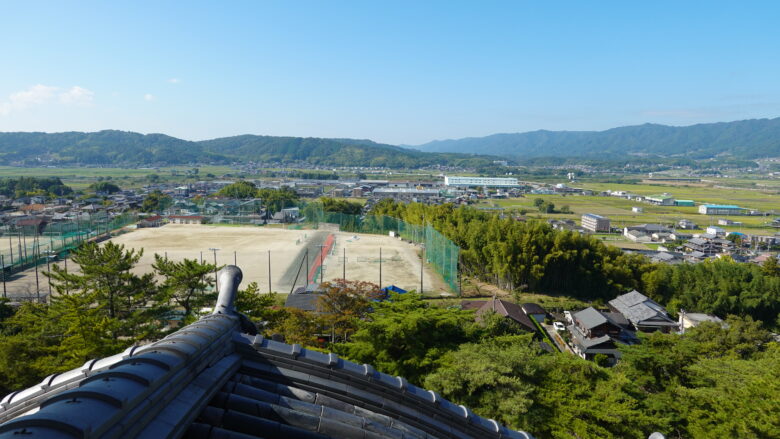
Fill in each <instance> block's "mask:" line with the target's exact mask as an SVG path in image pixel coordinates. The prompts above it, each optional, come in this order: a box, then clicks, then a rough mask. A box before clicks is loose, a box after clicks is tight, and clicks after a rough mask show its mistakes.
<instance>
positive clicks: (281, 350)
mask: <svg viewBox="0 0 780 439" xmlns="http://www.w3.org/2000/svg"><path fill="white" fill-rule="evenodd" d="M240 278H241V272H240V270H239V269H238V267H235V266H228V267H226V268H225V269H223V270H222V271H221V272H220V285H221V286H222V288H221V291H220V296H219V299H218V301H217V306H216V307H215V313H214V314H212V315H209V316H206V317H204V318H202V319H200V320H199V321H197V322H195V323H193V324H191V325H189V326H186V327H184V328H182V329H181V330H179V331H177V332H175V333H174V334H172V335H170V336H168V337H166V338H164V339H163V340H160V341H158V342H156V343H152V344H150V345H147V346H142V347H131V348H129V349H127V350H126V351H125V352H123V353H121V354H117V355H114V356H112V357H108V358H104V359H101V360H92V361H89V362H87V363H86V364H85V365H84V366H83V367H82V368H79V369H74V370H71V371H68V372H65V373H62V374H56V375H53V376H51V377H48V378H46V379H45V380H44V381H43V382H42V383H41V384H39V385H37V386H34V387H31V388H29V389H26V390H22V391H20V392H15V393H12V394H10V395H8V396H6V397H5V398H3V399H2V401H0V439H5V438H9V439H10V438H17V437H30V438H54V439H59V438H87V437H90V438H92V437H101V438H103V437H105V438H134V437H144V438H178V437H192V438H235V439H239V438H245V439H249V438H285V439H297V438H307V439H308V438H312V439H313V438H318V439H320V438H321V439H326V438H345V439H351V438H370V439H374V438H376V439H379V438H399V439H403V438H440V437H441V438H445V437H446V438H450V437H451V438H495V439H501V438H512V439H513V438H525V439H529V438H532V436H531V435H530V434H528V433H524V432H518V431H513V430H509V429H507V428H506V427H504V426H502V425H500V424H498V423H497V422H496V421H493V420H490V419H484V418H482V417H480V416H477V415H475V414H473V413H472V412H471V411H470V410H469V409H468V408H466V407H464V406H459V405H455V404H453V403H451V402H449V401H447V400H445V399H442V398H441V397H440V396H439V395H437V394H436V393H435V392H432V391H428V390H425V389H421V388H419V387H417V386H414V385H412V384H409V383H408V382H407V381H406V380H405V379H404V378H402V377H394V376H390V375H386V374H383V373H380V372H378V371H376V370H375V369H374V368H373V367H371V366H369V365H367V364H363V365H359V364H356V363H352V362H349V361H346V360H343V359H341V358H339V357H338V356H337V355H335V354H327V353H322V352H317V351H312V350H308V349H304V348H302V347H301V346H300V345H289V344H285V343H280V342H276V341H273V340H268V339H266V338H264V337H262V336H260V335H252V332H253V331H252V329H253V328H252V327H253V325H251V323H249V322H248V321H247V320H246V319H245V318H244V317H243V316H241V315H240V314H238V313H237V312H236V311H235V309H234V307H233V301H234V299H235V291H236V289H237V287H238V283H239V282H240Z"/></svg>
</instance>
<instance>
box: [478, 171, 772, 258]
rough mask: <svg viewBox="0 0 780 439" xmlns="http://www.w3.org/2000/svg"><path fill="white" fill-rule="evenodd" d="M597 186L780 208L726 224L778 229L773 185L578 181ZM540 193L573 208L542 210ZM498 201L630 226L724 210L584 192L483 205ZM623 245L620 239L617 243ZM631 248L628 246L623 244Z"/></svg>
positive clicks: (534, 213)
mask: <svg viewBox="0 0 780 439" xmlns="http://www.w3.org/2000/svg"><path fill="white" fill-rule="evenodd" d="M574 186H577V187H583V188H585V189H590V190H594V191H606V190H613V191H617V190H622V191H627V192H631V193H635V194H637V195H654V194H659V193H663V192H667V193H669V194H671V196H672V197H673V198H676V199H687V200H694V201H695V202H697V203H711V204H736V205H739V206H741V207H746V208H749V209H756V210H760V211H764V212H773V211H774V212H776V215H771V216H768V217H767V216H732V217H728V218H729V219H731V220H733V221H739V222H742V225H734V226H724V228H725V229H726V230H728V231H734V232H743V233H759V234H774V233H776V232H777V231H778V230H777V229H775V228H772V227H770V226H769V225H768V223H769V222H771V220H772V218H774V217H775V216H780V194H778V193H776V192H774V191H758V190H749V189H724V188H719V187H693V186H666V185H650V184H611V183H581V184H579V183H578V184H574ZM536 198H541V199H543V200H545V201H548V202H552V203H554V204H555V207H556V210H559V209H560V208H561V207H563V206H569V208H570V210H571V212H572V213H571V214H561V213H553V214H546V213H540V212H538V209H537V208H536V207H535V206H534V200H535V199H536ZM493 204H495V205H498V206H499V207H503V208H507V209H515V210H525V211H526V212H527V215H529V216H530V217H539V218H545V219H547V218H555V219H573V220H575V221H577V222H578V223H579V220H580V217H581V216H582V214H585V213H596V214H600V215H604V216H607V217H609V218H610V220H611V221H612V224H613V226H619V227H623V226H628V225H634V224H643V223H663V224H672V223H676V222H677V221H679V220H681V219H689V220H691V221H693V222H695V223H696V224H698V225H699V226H700V227H706V226H708V225H714V224H717V221H718V219H720V218H723V217H721V216H707V215H701V214H699V213H698V207H678V206H655V205H652V204H648V203H642V202H637V201H632V200H626V199H623V198H617V197H602V196H584V195H533V194H529V195H527V196H526V197H524V198H514V199H507V200H490V201H487V202H484V203H483V205H485V206H489V205H493ZM634 206H638V207H641V208H642V209H643V212H641V213H636V212H632V210H631V208H632V207H634ZM619 246H620V245H619ZM625 248H629V247H625Z"/></svg>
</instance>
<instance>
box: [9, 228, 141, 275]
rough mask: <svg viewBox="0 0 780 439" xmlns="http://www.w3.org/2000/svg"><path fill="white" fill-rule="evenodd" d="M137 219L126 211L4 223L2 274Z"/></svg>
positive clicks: (52, 256) (42, 262)
mask: <svg viewBox="0 0 780 439" xmlns="http://www.w3.org/2000/svg"><path fill="white" fill-rule="evenodd" d="M137 221H138V217H137V215H136V214H134V213H127V214H122V215H119V216H114V217H110V216H108V215H91V216H90V218H89V219H83V220H82V219H76V220H71V221H64V222H56V223H49V224H46V223H41V222H31V223H30V222H28V223H24V222H21V224H24V225H8V226H5V227H4V228H3V229H2V234H0V266H2V270H3V275H4V276H10V275H13V274H14V273H17V272H19V271H23V270H27V269H30V268H34V267H35V266H36V265H46V264H47V262H50V261H51V260H55V259H59V258H60V257H62V256H64V254H63V253H67V252H68V251H70V250H72V249H74V248H76V247H77V246H78V245H79V244H80V243H82V242H85V241H89V240H100V239H101V238H103V237H105V238H108V237H110V235H111V232H113V231H115V230H117V229H121V228H122V227H125V226H127V225H129V224H133V223H135V222H137Z"/></svg>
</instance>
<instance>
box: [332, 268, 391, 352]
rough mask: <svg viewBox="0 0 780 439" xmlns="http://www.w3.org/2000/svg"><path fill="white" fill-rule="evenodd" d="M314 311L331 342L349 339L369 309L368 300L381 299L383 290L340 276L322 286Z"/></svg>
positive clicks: (373, 285)
mask: <svg viewBox="0 0 780 439" xmlns="http://www.w3.org/2000/svg"><path fill="white" fill-rule="evenodd" d="M322 290H323V293H322V295H321V296H320V297H319V298H318V300H317V311H319V312H320V313H321V314H322V319H323V321H324V322H325V324H327V325H328V326H330V328H331V335H332V341H334V342H335V341H336V340H337V338H339V337H340V338H341V340H343V341H347V340H349V336H350V335H351V334H352V333H353V332H355V330H356V329H357V327H358V324H359V322H360V321H361V319H364V318H365V317H366V316H367V315H368V313H369V311H371V301H372V300H377V299H380V298H381V296H382V291H381V290H380V289H379V286H378V285H376V284H373V283H370V282H361V281H348V280H343V279H339V280H336V281H334V282H326V283H324V284H323V285H322Z"/></svg>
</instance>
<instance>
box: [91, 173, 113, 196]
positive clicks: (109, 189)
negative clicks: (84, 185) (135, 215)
mask: <svg viewBox="0 0 780 439" xmlns="http://www.w3.org/2000/svg"><path fill="white" fill-rule="evenodd" d="M109 178H110V177H109ZM89 188H90V189H92V191H94V192H106V193H109V194H114V193H117V192H119V191H120V189H119V186H117V185H115V184H114V183H109V182H107V181H101V182H98V183H92V184H91V185H89Z"/></svg>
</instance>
